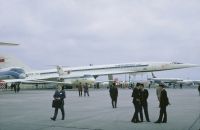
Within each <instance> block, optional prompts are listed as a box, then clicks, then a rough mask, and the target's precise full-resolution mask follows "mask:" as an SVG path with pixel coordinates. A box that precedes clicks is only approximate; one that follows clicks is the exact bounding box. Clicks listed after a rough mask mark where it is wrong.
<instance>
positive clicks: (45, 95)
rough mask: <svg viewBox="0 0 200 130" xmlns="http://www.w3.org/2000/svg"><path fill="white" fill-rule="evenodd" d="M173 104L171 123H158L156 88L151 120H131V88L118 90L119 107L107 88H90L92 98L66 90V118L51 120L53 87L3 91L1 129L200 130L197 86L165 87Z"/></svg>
mask: <svg viewBox="0 0 200 130" xmlns="http://www.w3.org/2000/svg"><path fill="white" fill-rule="evenodd" d="M166 90H167V93H168V97H169V101H170V103H171V105H170V106H168V107H167V113H168V122H167V123H160V124H155V123H154V122H155V121H156V120H157V119H158V116H159V107H158V101H157V97H156V91H155V89H153V88H152V89H148V91H149V98H148V103H149V106H148V107H149V117H150V120H151V122H146V121H145V118H144V122H142V123H132V122H131V118H132V116H133V113H134V106H133V104H132V97H131V94H132V90H131V89H119V90H118V91H119V97H118V106H117V108H116V109H113V108H112V106H111V100H110V97H109V90H108V89H99V90H94V89H91V90H90V92H89V93H90V96H89V97H84V96H83V97H79V96H78V92H77V91H67V90H66V96H67V97H66V99H65V114H66V118H65V120H61V112H60V111H59V112H58V117H57V120H56V121H52V120H50V117H52V116H53V113H54V109H53V108H52V107H51V103H52V99H53V97H52V96H53V94H54V90H28V91H27V90H23V91H20V92H19V93H16V94H15V93H14V92H13V91H1V92H0V130H133V129H134V130H200V96H199V93H198V91H197V89H166Z"/></svg>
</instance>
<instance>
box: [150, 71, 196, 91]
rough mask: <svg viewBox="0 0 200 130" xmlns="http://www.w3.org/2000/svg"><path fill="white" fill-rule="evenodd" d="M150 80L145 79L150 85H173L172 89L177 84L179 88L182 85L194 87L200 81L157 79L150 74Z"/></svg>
mask: <svg viewBox="0 0 200 130" xmlns="http://www.w3.org/2000/svg"><path fill="white" fill-rule="evenodd" d="M151 74H152V78H147V80H148V81H150V82H151V84H153V83H154V84H155V83H157V84H159V83H164V84H168V85H169V86H170V85H173V87H175V85H176V84H179V86H180V88H182V85H183V84H186V85H193V86H194V85H195V84H198V85H199V84H200V80H183V79H180V78H157V77H156V76H155V75H154V73H153V72H152V73H151Z"/></svg>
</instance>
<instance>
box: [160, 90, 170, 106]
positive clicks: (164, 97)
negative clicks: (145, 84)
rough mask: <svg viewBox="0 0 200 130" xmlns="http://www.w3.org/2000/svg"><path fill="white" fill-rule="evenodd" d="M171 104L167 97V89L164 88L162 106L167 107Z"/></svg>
mask: <svg viewBox="0 0 200 130" xmlns="http://www.w3.org/2000/svg"><path fill="white" fill-rule="evenodd" d="M168 105H169V99H168V97H167V91H166V90H165V89H163V90H162V91H161V94H160V105H159V106H160V107H166V106H168Z"/></svg>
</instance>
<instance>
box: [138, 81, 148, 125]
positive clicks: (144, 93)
mask: <svg viewBox="0 0 200 130" xmlns="http://www.w3.org/2000/svg"><path fill="white" fill-rule="evenodd" d="M148 96H149V92H148V90H147V89H144V84H141V85H140V100H141V110H140V112H141V114H140V118H141V121H142V122H143V109H144V114H145V118H146V121H147V122H150V120H149V114H148V102H147V98H148Z"/></svg>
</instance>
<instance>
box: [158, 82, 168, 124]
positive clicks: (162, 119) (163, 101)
mask: <svg viewBox="0 0 200 130" xmlns="http://www.w3.org/2000/svg"><path fill="white" fill-rule="evenodd" d="M159 86H160V87H161V93H160V100H159V107H160V115H159V118H158V120H157V121H156V122H155V123H167V111H166V108H167V106H168V105H169V99H168V97H167V91H166V90H165V89H164V84H160V85H159Z"/></svg>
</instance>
